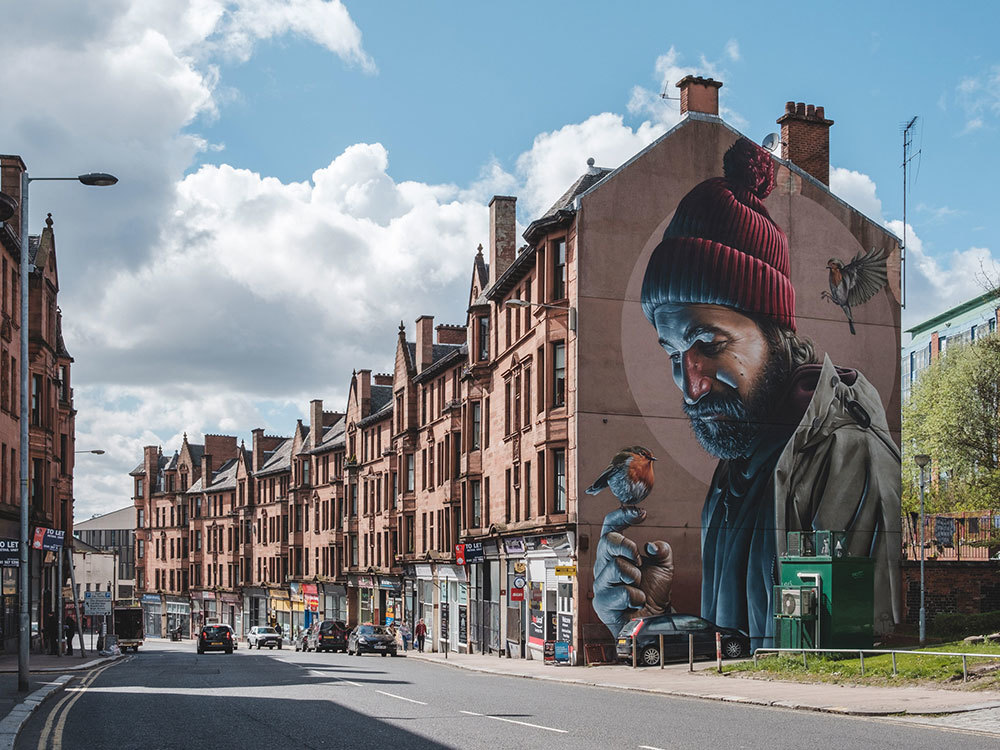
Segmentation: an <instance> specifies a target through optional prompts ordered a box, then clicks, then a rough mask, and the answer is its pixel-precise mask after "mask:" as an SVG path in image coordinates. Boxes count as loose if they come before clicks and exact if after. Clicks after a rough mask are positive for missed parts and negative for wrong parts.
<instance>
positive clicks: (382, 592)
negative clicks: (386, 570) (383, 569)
mask: <svg viewBox="0 0 1000 750" xmlns="http://www.w3.org/2000/svg"><path fill="white" fill-rule="evenodd" d="M378 590H379V612H380V613H381V616H382V624H383V625H392V624H394V623H397V622H398V621H399V620H400V619H401V618H402V616H403V579H402V578H401V577H400V576H379V578H378Z"/></svg>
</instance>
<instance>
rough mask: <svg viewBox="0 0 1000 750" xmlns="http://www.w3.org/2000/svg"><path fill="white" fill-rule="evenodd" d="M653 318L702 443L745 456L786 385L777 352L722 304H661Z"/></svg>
mask: <svg viewBox="0 0 1000 750" xmlns="http://www.w3.org/2000/svg"><path fill="white" fill-rule="evenodd" d="M654 321H655V325H656V332H657V335H658V336H659V343H660V345H661V346H662V347H663V349H664V351H666V353H667V354H668V355H669V356H670V362H671V369H672V375H673V379H674V383H676V385H677V387H678V388H680V390H681V392H682V393H683V395H684V412H685V413H686V414H687V416H688V419H689V420H690V421H691V428H692V430H694V434H695V436H696V437H697V438H698V442H700V443H701V445H702V447H703V448H704V449H705V450H706V451H708V452H709V453H710V454H712V455H713V456H715V457H717V458H724V459H733V458H740V457H744V456H747V455H748V454H749V452H750V450H751V447H752V444H753V441H754V438H756V437H757V435H758V434H759V433H760V430H761V427H762V426H764V425H765V424H766V421H767V417H768V414H769V412H770V411H771V409H772V408H773V406H774V397H775V395H776V393H777V391H778V389H779V388H781V387H782V385H783V383H784V375H785V373H783V372H782V366H781V361H780V357H779V354H778V352H776V351H775V349H774V347H772V346H771V345H770V344H769V343H768V340H767V338H766V337H765V336H764V334H763V333H762V332H761V330H760V328H759V327H758V326H757V323H756V322H755V321H754V320H753V319H752V318H750V317H748V316H746V315H743V314H742V313H739V312H736V311H735V310H733V309H731V308H728V307H723V306H721V305H703V304H696V305H667V304H665V305H660V306H659V307H657V308H656V311H655V313H654Z"/></svg>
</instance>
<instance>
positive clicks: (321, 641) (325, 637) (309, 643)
mask: <svg viewBox="0 0 1000 750" xmlns="http://www.w3.org/2000/svg"><path fill="white" fill-rule="evenodd" d="M350 634H351V631H350V628H348V627H347V625H346V624H345V623H343V622H342V621H340V620H323V621H322V622H314V623H313V624H312V625H311V626H310V627H309V630H308V631H306V647H305V650H306V651H347V638H348V636H349V635H350Z"/></svg>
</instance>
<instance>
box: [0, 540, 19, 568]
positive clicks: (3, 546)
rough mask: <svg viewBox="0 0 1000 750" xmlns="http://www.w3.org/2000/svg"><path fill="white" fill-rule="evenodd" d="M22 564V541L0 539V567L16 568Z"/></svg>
mask: <svg viewBox="0 0 1000 750" xmlns="http://www.w3.org/2000/svg"><path fill="white" fill-rule="evenodd" d="M20 564H21V543H20V541H18V540H17V539H0V567H3V568H8V567H9V568H16V567H18V566H19V565H20Z"/></svg>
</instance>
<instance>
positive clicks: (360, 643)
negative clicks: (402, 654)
mask: <svg viewBox="0 0 1000 750" xmlns="http://www.w3.org/2000/svg"><path fill="white" fill-rule="evenodd" d="M347 653H348V654H354V655H355V656H361V654H364V653H369V654H382V656H388V655H389V654H392V655H393V656H395V655H396V639H395V638H393V636H392V633H390V632H389V631H388V630H387V629H385V628H383V627H382V626H381V625H358V626H357V627H356V628H354V630H352V631H351V635H350V636H349V637H348V639H347Z"/></svg>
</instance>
